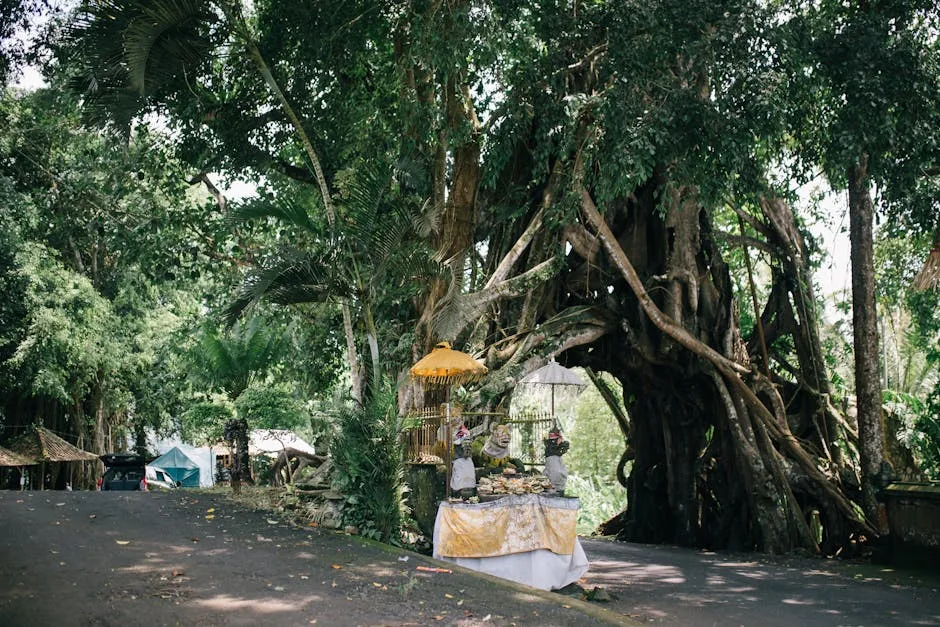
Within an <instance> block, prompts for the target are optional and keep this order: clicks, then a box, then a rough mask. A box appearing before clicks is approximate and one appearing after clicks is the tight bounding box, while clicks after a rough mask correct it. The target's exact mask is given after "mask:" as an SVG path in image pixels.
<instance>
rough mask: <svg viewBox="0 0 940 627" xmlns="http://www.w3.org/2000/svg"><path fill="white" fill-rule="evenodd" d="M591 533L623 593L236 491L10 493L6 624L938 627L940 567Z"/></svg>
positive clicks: (0, 528)
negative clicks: (420, 543) (351, 528)
mask: <svg viewBox="0 0 940 627" xmlns="http://www.w3.org/2000/svg"><path fill="white" fill-rule="evenodd" d="M581 542H582V545H583V546H584V549H585V551H586V552H587V554H588V557H589V559H590V560H591V569H590V571H589V572H588V573H587V575H586V576H585V578H584V579H583V580H582V581H581V585H582V586H583V587H584V588H585V589H587V590H589V591H590V590H593V589H595V588H600V589H602V590H603V591H604V592H605V593H607V594H608V595H610V597H611V600H610V601H607V602H603V603H588V602H585V601H582V600H579V599H578V598H572V597H567V596H564V595H561V594H557V593H550V592H543V591H538V590H533V589H530V588H525V587H523V586H519V585H516V584H512V583H510V582H505V581H503V580H497V579H495V578H493V577H487V576H482V575H478V574H476V573H472V572H470V571H464V570H463V569H460V568H458V567H456V566H454V565H452V564H447V563H442V562H436V561H435V560H432V559H430V558H428V557H424V556H421V555H418V554H415V553H410V552H407V551H403V550H400V549H393V548H390V547H386V546H384V545H378V544H375V543H368V542H364V541H362V540H361V539H359V538H355V537H350V536H345V535H343V534H337V533H333V532H326V531H323V530H320V529H318V528H308V527H298V526H296V525H291V524H288V523H286V522H284V521H282V520H280V519H278V518H277V517H275V516H272V514H271V513H269V512H263V511H253V510H249V509H246V508H245V507H243V506H241V505H239V504H237V503H234V502H232V501H231V499H230V498H229V497H228V495H227V494H225V493H222V492H195V491H188V490H186V491H183V490H177V491H175V492H170V493H149V494H147V493H139V492H123V493H122V492H6V491H0V626H3V627H18V626H20V625H23V626H29V627H33V626H40V627H41V626H45V625H56V626H58V625H63V626H68V625H81V626H84V625H95V626H99V625H100V626H110V625H115V626H117V625H120V626H122V627H124V626H133V625H146V626H149V625H187V626H190V625H225V626H228V625H311V624H317V625H331V626H332V625H340V626H342V625H419V626H420V625H461V626H471V625H505V626H512V625H518V626H522V625H537V626H539V627H548V626H553V625H573V626H581V625H606V624H634V625H635V624H660V625H693V626H697V625H723V626H724V625H762V626H763V625H770V626H774V625H833V626H836V625H872V626H881V625H885V626H892V625H940V593H938V588H940V572H938V573H933V574H930V573H923V572H904V571H897V570H892V569H886V568H883V567H877V566H869V565H864V564H852V563H844V562H837V561H833V560H822V559H813V558H797V557H766V556H755V555H751V554H748V555H727V554H716V553H709V552H702V551H694V550H689V549H679V548H674V547H661V546H647V545H634V544H624V543H617V542H609V541H604V540H593V539H582V540H581ZM419 566H420V567H421V568H418V567H419ZM424 568H445V569H449V570H451V571H452V572H450V573H446V572H434V571H427V570H422V569H424Z"/></svg>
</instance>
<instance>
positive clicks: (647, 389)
mask: <svg viewBox="0 0 940 627" xmlns="http://www.w3.org/2000/svg"><path fill="white" fill-rule="evenodd" d="M582 195H583V200H584V202H583V204H582V214H583V215H584V217H585V222H586V223H587V224H588V225H589V226H590V227H591V228H592V229H593V230H594V231H595V232H596V233H597V238H598V240H599V241H600V243H601V244H602V247H603V249H604V251H605V252H606V253H607V256H608V257H609V260H610V265H611V266H613V267H614V268H616V271H617V272H619V273H620V274H621V275H622V277H623V279H624V280H625V282H626V284H627V285H628V286H629V290H630V291H631V292H633V294H634V295H635V300H632V299H630V298H626V297H623V298H624V303H623V311H624V312H625V314H626V317H625V319H624V320H623V322H622V325H623V327H624V329H625V330H626V331H627V334H626V339H627V341H628V342H629V347H628V349H627V350H626V351H624V352H625V353H626V357H625V358H620V359H619V360H617V362H619V363H620V364H622V366H621V369H620V370H617V371H616V372H617V374H618V376H619V377H620V379H621V382H622V383H623V385H624V391H625V394H631V395H633V396H635V398H636V401H635V404H634V406H632V407H630V410H631V411H630V413H631V416H632V418H633V420H632V427H633V434H634V437H635V440H634V446H635V447H636V460H635V462H634V467H633V472H632V473H631V477H630V482H629V483H630V503H629V505H628V509H627V511H626V512H625V515H624V517H623V518H622V529H623V531H622V533H621V537H623V538H625V539H633V540H640V541H656V542H658V541H669V542H676V543H680V544H688V545H699V546H702V545H704V546H716V547H717V546H728V545H730V544H731V543H732V542H734V541H737V545H736V546H737V547H739V548H750V549H757V550H761V551H767V552H785V551H788V550H792V549H793V548H796V547H804V548H806V549H809V550H816V548H817V547H816V542H815V541H814V539H813V537H812V534H811V533H810V531H809V528H808V525H807V523H806V520H805V517H804V514H803V506H804V504H806V503H808V502H810V499H812V502H813V503H814V504H816V507H817V508H819V509H820V510H822V509H826V510H827V512H831V513H832V514H833V519H834V520H839V521H842V520H845V521H851V526H852V528H854V529H865V530H866V532H869V531H870V530H869V529H868V528H867V526H866V525H865V524H864V522H863V521H861V520H859V519H858V518H857V515H856V514H855V511H854V509H853V506H852V504H851V503H850V502H849V500H848V499H847V498H846V497H845V496H844V494H842V493H841V491H840V490H839V488H838V487H837V486H835V485H833V483H832V481H831V478H830V477H829V476H827V475H826V474H824V473H823V472H821V471H820V470H819V460H818V459H816V458H814V457H813V456H812V455H810V454H808V453H807V452H806V450H804V448H803V446H802V444H801V443H800V442H799V441H798V440H796V438H795V437H794V436H793V435H792V433H791V432H790V430H789V427H788V424H787V421H786V417H785V415H784V412H785V404H784V402H783V400H782V399H781V398H780V396H779V394H778V392H777V390H776V389H775V388H774V387H773V386H772V385H770V384H769V382H768V381H767V380H766V378H764V377H762V376H760V375H759V374H757V373H756V372H750V371H749V370H748V368H747V356H746V353H745V352H744V351H743V350H742V342H741V339H740V336H739V333H738V330H737V327H736V325H735V318H734V313H733V306H734V304H733V301H732V296H731V285H730V280H729V276H728V269H727V267H726V266H725V265H724V263H723V262H722V261H721V256H720V253H719V251H718V250H717V247H716V246H715V245H714V242H713V241H712V239H711V233H710V224H709V222H708V218H707V216H706V215H704V214H703V213H702V212H701V211H700V210H695V209H694V208H693V207H692V206H691V204H690V200H689V199H688V198H686V199H683V200H679V199H677V201H676V202H675V203H674V205H673V209H671V210H675V211H676V213H675V214H674V215H673V216H672V217H671V218H668V219H667V220H663V221H661V222H660V220H661V218H660V217H659V215H658V210H657V208H656V206H655V204H654V203H649V204H648V205H644V204H642V201H641V200H639V199H638V200H636V201H634V202H635V204H633V205H631V206H630V208H629V211H628V212H625V211H624V210H623V209H619V210H613V211H611V213H610V215H608V216H607V219H606V220H605V218H604V217H603V216H601V215H600V213H599V212H598V211H597V208H596V207H595V206H594V203H593V201H592V199H591V198H590V196H589V195H588V194H587V192H582ZM625 213H627V214H628V215H629V216H630V220H629V221H628V222H626V223H624V222H623V221H622V219H623V215H624V214H625ZM644 215H645V217H644ZM608 222H609V223H608ZM611 224H613V225H616V226H617V227H618V228H620V229H621V234H620V236H619V239H618V237H616V236H614V234H613V231H612V230H611ZM644 225H645V226H644ZM631 229H633V230H634V231H631ZM635 235H639V236H640V237H635ZM659 238H662V239H661V240H660V239H659ZM625 245H631V246H632V247H633V248H632V250H634V251H635V257H636V258H637V259H638V260H640V261H639V262H638V263H639V264H640V265H638V266H636V267H635V266H634V264H633V262H632V259H631V256H628V255H627V253H626V252H625V247H624V246H625ZM674 246H675V247H680V246H681V247H683V248H691V249H692V250H693V251H695V252H694V253H693V254H689V253H688V252H684V253H682V254H679V253H678V251H677V250H676V248H674ZM608 281H609V279H608ZM614 293H618V290H617V289H616V288H615V291H614ZM637 305H638V307H637ZM637 311H638V312H640V313H641V315H639V316H638V315H637V314H636V313H635V312H637ZM645 321H646V322H645ZM680 321H681V324H680ZM647 322H651V323H652V324H651V325H650V324H648V323H647ZM595 354H597V355H598V356H597V357H594V355H595ZM585 357H586V358H587V359H588V360H590V359H597V360H598V361H605V362H608V363H610V361H609V360H610V359H611V355H610V354H607V353H604V352H603V351H596V350H595V352H594V353H591V354H589V355H586V356H585ZM615 363H616V362H615ZM592 365H593V364H592ZM729 468H733V471H731V470H728V469H729ZM794 472H795V473H796V474H798V475H799V476H801V477H804V478H805V481H806V482H807V483H809V484H810V487H809V488H807V489H804V490H802V491H801V492H800V495H797V493H795V492H794V488H793V486H792V485H791V482H790V480H789V476H790V475H792V474H794ZM820 497H821V499H822V500H823V501H824V503H819V502H818V500H817V499H819V498H820ZM846 527H848V525H843V526H838V525H834V527H833V528H834V529H836V528H839V529H844V528H846ZM609 528H610V527H609V526H608V529H609ZM842 540H843V541H844V540H845V538H843V539H842Z"/></svg>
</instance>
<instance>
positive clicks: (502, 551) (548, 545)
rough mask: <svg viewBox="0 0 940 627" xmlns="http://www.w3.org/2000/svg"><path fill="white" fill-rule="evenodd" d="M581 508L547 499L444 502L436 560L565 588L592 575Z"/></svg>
mask: <svg viewBox="0 0 940 627" xmlns="http://www.w3.org/2000/svg"><path fill="white" fill-rule="evenodd" d="M579 507H580V502H579V501H578V499H575V498H564V497H558V496H549V495H545V494H514V495H507V496H504V497H501V498H499V499H498V500H493V501H489V502H485V503H465V502H446V501H445V502H443V503H441V504H440V506H439V507H438V510H437V519H436V521H435V523H434V557H435V558H437V559H441V560H446V561H448V562H453V563H455V564H457V565H459V566H464V567H466V568H470V569H473V570H476V571H480V572H483V573H487V574H490V575H495V576H497V577H502V578H504V579H510V580H512V581H516V582H518V583H522V584H526V585H528V586H533V587H535V588H541V589H543V590H553V589H559V588H563V587H565V586H566V585H568V584H571V583H574V582H576V581H578V579H580V578H581V576H582V575H584V573H585V572H587V570H588V560H587V556H586V555H585V554H584V549H583V548H581V543H580V542H579V541H578V534H577V523H578V509H579Z"/></svg>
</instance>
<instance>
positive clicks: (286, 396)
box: [235, 386, 310, 430]
mask: <svg viewBox="0 0 940 627" xmlns="http://www.w3.org/2000/svg"><path fill="white" fill-rule="evenodd" d="M235 411H236V412H237V414H238V416H239V417H241V418H244V419H245V420H247V421H248V424H249V425H250V426H251V428H252V429H287V430H293V429H295V428H297V427H298V426H300V425H306V424H309V421H310V416H309V414H308V413H307V411H306V409H305V407H304V405H303V403H302V402H301V401H300V399H298V398H297V397H296V396H295V395H294V394H293V393H291V392H289V391H287V390H284V389H282V388H280V387H277V386H265V387H249V388H248V389H247V390H245V391H244V392H242V393H241V394H240V395H239V396H238V398H237V399H235Z"/></svg>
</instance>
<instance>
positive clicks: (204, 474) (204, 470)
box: [147, 431, 216, 488]
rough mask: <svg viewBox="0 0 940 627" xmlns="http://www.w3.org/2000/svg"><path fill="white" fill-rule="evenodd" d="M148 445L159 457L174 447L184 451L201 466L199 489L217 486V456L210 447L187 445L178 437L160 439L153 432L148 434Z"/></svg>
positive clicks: (214, 450)
mask: <svg viewBox="0 0 940 627" xmlns="http://www.w3.org/2000/svg"><path fill="white" fill-rule="evenodd" d="M147 444H148V445H149V446H148V448H150V449H151V450H152V451H156V453H157V454H158V455H165V454H166V453H167V452H169V451H170V450H171V449H173V448H174V447H177V448H179V449H180V450H181V451H183V452H184V453H185V454H186V456H187V457H189V458H190V459H192V460H193V461H194V462H196V463H197V464H198V465H199V487H201V488H211V487H212V486H213V485H215V455H216V449H214V448H212V447H208V446H199V447H197V446H192V445H190V444H185V443H184V442H183V441H182V440H181V439H179V437H178V436H175V435H174V436H172V437H170V438H160V437H158V436H157V434H156V433H153V432H152V431H151V432H150V433H148V434H147Z"/></svg>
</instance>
